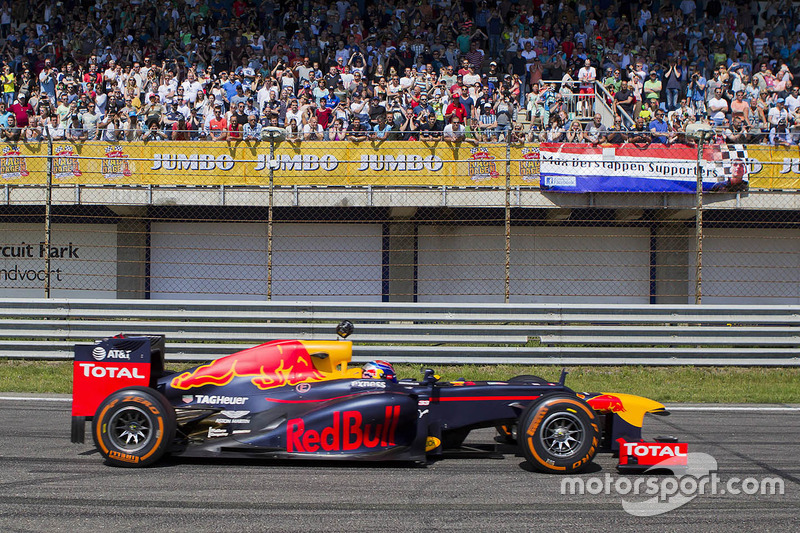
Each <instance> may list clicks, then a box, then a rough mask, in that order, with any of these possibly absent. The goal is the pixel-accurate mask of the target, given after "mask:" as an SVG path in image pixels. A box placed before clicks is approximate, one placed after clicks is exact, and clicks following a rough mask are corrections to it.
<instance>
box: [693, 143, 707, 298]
mask: <svg viewBox="0 0 800 533" xmlns="http://www.w3.org/2000/svg"><path fill="white" fill-rule="evenodd" d="M704 138H705V135H704V134H703V133H700V135H698V137H697V190H696V193H695V194H696V197H697V202H696V205H695V214H694V216H695V219H694V239H695V247H696V248H697V254H696V257H695V271H694V303H695V305H700V304H701V303H702V301H703V140H704Z"/></svg>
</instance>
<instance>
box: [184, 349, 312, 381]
mask: <svg viewBox="0 0 800 533" xmlns="http://www.w3.org/2000/svg"><path fill="white" fill-rule="evenodd" d="M244 376H246V377H250V376H252V379H251V381H252V383H253V385H255V386H256V387H258V388H259V389H262V390H265V389H271V388H273V387H281V386H283V385H292V386H294V385H297V384H299V383H308V382H313V381H322V380H324V379H325V375H324V374H323V373H322V372H320V371H319V370H317V369H316V368H315V367H314V364H313V363H312V361H311V355H310V354H309V353H308V350H307V349H306V347H305V346H304V345H303V344H302V343H301V342H299V341H275V342H269V343H267V344H262V345H261V346H255V347H253V348H249V349H247V350H242V351H241V352H239V353H235V354H233V355H229V356H227V357H223V358H221V359H217V360H216V361H212V362H211V363H209V364H207V365H201V366H199V367H197V368H196V369H194V370H193V371H191V372H184V373H183V374H181V375H179V376H177V377H175V378H173V380H172V382H171V383H170V385H171V386H172V387H173V388H176V389H180V390H189V389H191V388H193V387H203V386H205V385H216V386H222V385H227V384H228V383H230V382H231V381H232V380H233V378H236V377H244Z"/></svg>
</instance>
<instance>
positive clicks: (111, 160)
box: [0, 141, 539, 187]
mask: <svg viewBox="0 0 800 533" xmlns="http://www.w3.org/2000/svg"><path fill="white" fill-rule="evenodd" d="M3 148H4V149H3V152H2V154H0V179H2V181H3V182H5V183H18V184H45V183H46V182H47V173H46V172H47V145H46V144H44V143H34V144H30V143H20V144H19V145H18V146H9V145H6V146H4V147H3ZM270 152H271V151H270V146H269V143H266V142H261V143H256V142H245V141H240V142H230V143H228V142H197V143H194V142H155V143H147V144H145V143H134V142H122V143H117V144H106V143H99V142H86V143H70V142H56V143H54V144H53V155H54V159H53V183H55V184H86V185H89V184H91V185H99V184H119V185H137V184H152V185H260V186H263V185H267V184H268V183H269V174H270V170H272V172H273V179H274V183H275V185H276V186H283V185H327V186H348V185H376V186H406V185H421V186H443V185H446V186H462V187H469V186H489V187H505V184H506V179H507V178H508V179H509V180H510V182H511V183H512V185H528V186H531V185H533V186H538V184H539V175H538V148H536V147H528V148H520V147H515V148H513V149H512V150H511V159H512V163H511V165H510V166H509V167H507V165H506V158H507V157H508V156H507V149H506V147H505V146H503V145H489V146H473V145H470V144H468V143H448V142H444V141H440V142H434V143H426V142H422V141H417V142H400V141H393V142H382V143H378V142H371V141H364V142H360V143H354V142H346V141H337V142H304V143H290V142H281V143H277V144H276V146H275V150H274V155H271V153H270Z"/></svg>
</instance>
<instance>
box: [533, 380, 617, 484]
mask: <svg viewBox="0 0 800 533" xmlns="http://www.w3.org/2000/svg"><path fill="white" fill-rule="evenodd" d="M517 427H518V433H517V440H518V442H519V446H520V448H521V451H522V454H523V455H524V456H525V458H526V459H527V460H528V462H529V463H530V464H531V466H533V467H534V468H535V469H536V470H539V471H540V472H546V473H550V474H574V473H577V472H580V471H581V470H583V469H585V468H586V467H587V466H588V465H589V463H590V462H591V461H592V458H593V457H594V455H595V453H597V449H598V447H599V446H600V436H601V434H600V424H599V421H598V419H597V415H596V414H595V412H594V410H592V408H591V407H590V406H589V405H588V404H587V403H586V402H584V401H583V400H581V399H579V398H576V397H575V396H572V395H568V394H553V395H551V396H546V397H544V398H542V399H541V400H539V401H538V402H536V403H534V404H531V405H529V406H528V407H527V408H526V409H525V411H523V413H522V415H520V417H519V422H518V424H517Z"/></svg>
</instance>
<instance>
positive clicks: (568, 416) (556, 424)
mask: <svg viewBox="0 0 800 533" xmlns="http://www.w3.org/2000/svg"><path fill="white" fill-rule="evenodd" d="M583 435H584V431H583V423H582V422H581V420H580V419H579V418H578V417H577V416H575V415H573V414H572V413H555V414H552V415H550V416H549V417H547V418H546V419H545V421H544V423H543V424H542V432H541V433H540V437H539V438H540V440H541V443H542V446H544V449H545V450H546V451H547V453H549V454H551V455H553V456H555V457H569V456H571V455H574V454H575V453H577V452H578V449H579V448H580V447H581V444H583Z"/></svg>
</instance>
